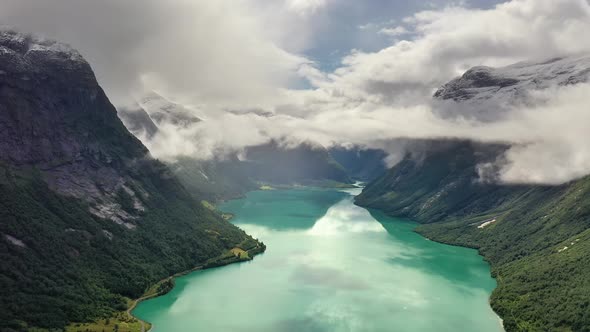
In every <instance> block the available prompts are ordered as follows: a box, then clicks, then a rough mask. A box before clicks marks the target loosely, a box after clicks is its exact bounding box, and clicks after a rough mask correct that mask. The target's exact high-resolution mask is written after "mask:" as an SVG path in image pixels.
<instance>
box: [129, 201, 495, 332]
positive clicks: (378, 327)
mask: <svg viewBox="0 0 590 332" xmlns="http://www.w3.org/2000/svg"><path fill="white" fill-rule="evenodd" d="M356 194H358V190H348V191H334V190H284V191H258V192H252V193H250V194H248V195H247V197H246V198H245V199H240V200H234V201H230V202H227V203H225V204H223V205H222V206H221V207H220V208H221V209H222V210H223V211H227V212H232V213H235V215H236V218H235V219H234V220H233V222H234V223H235V224H236V225H238V226H240V227H241V228H243V229H244V230H246V232H248V233H250V234H252V235H253V236H254V237H257V238H259V239H261V240H262V241H264V242H265V243H266V245H267V246H268V249H267V252H266V253H265V254H263V255H260V256H257V257H256V258H255V259H254V261H252V262H247V263H242V264H234V265H230V266H225V267H221V268H216V269H212V270H206V271H199V272H194V273H191V274H189V275H187V276H184V277H181V278H178V279H177V280H176V287H175V288H174V289H173V290H172V292H170V293H169V294H167V295H165V296H162V297H159V298H156V299H153V300H149V301H146V302H143V303H141V304H140V305H139V306H138V308H137V309H136V310H135V311H134V314H135V315H136V316H138V317H140V318H142V319H144V320H147V321H149V322H152V323H153V324H154V329H153V331H155V332H176V331H269V332H271V331H272V332H282V331H293V332H302V331H310V332H315V331H330V332H334V331H363V332H364V331H400V332H413V331H416V332H417V331H436V332H445V331H449V332H457V331H477V332H488V331H490V332H492V331H493V332H497V331H502V328H501V325H500V321H499V319H498V317H497V316H496V315H495V314H494V313H493V311H492V310H491V308H490V306H489V304H488V298H489V295H490V293H491V291H492V290H493V289H494V287H495V285H496V283H495V281H494V279H492V278H491V277H490V272H489V266H488V265H487V263H485V262H484V261H483V260H482V258H481V257H480V256H479V255H478V254H477V252H476V251H475V250H470V249H465V248H459V247H452V246H447V245H442V244H438V243H435V242H432V241H429V240H427V239H425V238H423V237H421V236H420V235H418V234H416V233H414V232H413V231H412V229H413V228H414V227H415V224H414V223H411V222H407V221H402V220H399V219H395V218H390V217H387V216H384V215H383V214H381V213H379V212H373V211H368V210H366V209H364V208H361V207H358V206H355V205H354V204H353V195H356Z"/></svg>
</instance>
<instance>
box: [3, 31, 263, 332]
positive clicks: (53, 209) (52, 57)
mask: <svg viewBox="0 0 590 332" xmlns="http://www.w3.org/2000/svg"><path fill="white" fill-rule="evenodd" d="M0 220H1V223H0V260H1V261H2V264H0V330H2V331H13V330H15V331H21V330H27V329H29V328H31V327H42V328H63V327H64V326H65V325H66V324H68V323H69V322H74V321H88V320H93V319H97V318H100V317H109V316H110V315H112V314H113V312H115V311H120V310H124V309H125V307H126V299H125V297H132V298H133V297H138V296H140V295H141V294H142V293H143V292H144V291H145V290H146V288H147V287H148V286H150V285H151V284H152V283H154V282H156V281H158V280H160V279H162V278H164V277H167V276H169V275H171V274H173V273H176V272H180V271H183V270H187V269H190V268H193V267H195V266H197V265H200V264H204V263H206V262H208V261H209V260H210V259H212V258H215V257H218V256H220V255H223V254H225V253H227V250H228V249H231V248H233V247H235V246H243V247H252V246H257V244H256V241H254V240H253V239H251V238H250V237H249V236H247V235H246V234H245V233H244V232H243V231H241V230H240V229H238V228H236V227H235V226H233V225H231V224H229V223H227V222H226V221H225V220H223V219H222V218H221V217H220V216H219V215H217V214H216V213H214V212H212V211H210V210H209V209H207V208H205V207H204V206H202V205H201V204H198V203H196V202H195V201H194V199H193V198H192V197H191V196H190V195H189V194H188V192H187V191H186V190H185V189H184V188H183V187H182V186H181V185H180V183H179V182H178V181H177V180H176V178H175V177H174V176H173V175H172V174H171V173H170V171H169V169H168V168H167V167H165V166H164V165H163V164H161V163H159V162H158V161H156V160H154V159H152V158H151V157H150V156H149V153H148V151H147V149H146V148H145V147H144V146H143V145H142V144H141V143H140V142H139V140H137V139H136V138H135V137H134V136H133V135H131V134H130V133H129V132H128V131H127V130H126V128H125V127H124V126H123V124H122V123H121V121H120V120H119V119H118V117H117V113H116V111H115V109H114V107H113V106H112V105H111V104H110V102H109V100H108V99H107V97H106V96H105V94H104V92H103V91H102V89H101V88H100V87H99V86H98V84H97V82H96V79H95V77H94V74H93V72H92V70H91V68H90V66H89V65H88V63H87V62H86V61H84V59H83V58H82V57H81V56H80V55H79V54H78V52H76V51H75V50H72V49H71V48H69V47H68V46H66V45H63V44H59V43H56V42H53V41H45V40H39V39H37V38H35V37H32V36H28V35H23V34H18V33H14V32H0Z"/></svg>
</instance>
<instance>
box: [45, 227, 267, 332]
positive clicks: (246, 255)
mask: <svg viewBox="0 0 590 332" xmlns="http://www.w3.org/2000/svg"><path fill="white" fill-rule="evenodd" d="M265 250H266V246H265V245H264V243H262V242H259V241H257V240H254V239H250V238H247V239H245V240H244V241H242V243H240V244H238V245H237V246H235V247H234V248H232V249H230V250H228V251H227V252H225V253H224V254H222V255H220V256H218V257H215V258H212V259H210V260H208V261H207V262H206V263H205V264H203V265H200V266H197V267H195V268H193V269H191V270H188V271H184V272H180V273H177V274H175V275H172V276H170V277H168V278H165V279H162V280H160V281H159V282H157V283H155V284H154V285H152V286H151V287H150V288H148V289H147V290H146V292H145V293H144V294H143V295H142V296H141V297H140V298H138V299H135V300H131V299H129V301H128V309H127V310H126V311H122V312H117V313H116V314H115V315H114V316H112V317H110V318H106V319H101V320H98V321H95V322H90V323H72V324H70V325H68V326H67V327H66V332H145V331H149V330H150V328H151V324H150V323H148V322H145V321H142V320H140V319H138V318H136V317H134V316H133V314H132V311H133V310H134V309H135V308H136V307H137V305H138V304H139V303H141V302H142V301H146V300H149V299H152V298H155V297H158V296H162V295H165V294H167V293H168V292H170V291H171V290H172V288H174V279H175V278H178V277H181V276H184V275H187V274H189V273H191V272H195V271H199V270H204V269H209V268H213V267H219V266H224V265H229V264H233V263H239V262H244V261H250V260H252V259H253V258H254V256H256V255H258V254H261V253H263V252H264V251H265ZM35 332H36V331H35Z"/></svg>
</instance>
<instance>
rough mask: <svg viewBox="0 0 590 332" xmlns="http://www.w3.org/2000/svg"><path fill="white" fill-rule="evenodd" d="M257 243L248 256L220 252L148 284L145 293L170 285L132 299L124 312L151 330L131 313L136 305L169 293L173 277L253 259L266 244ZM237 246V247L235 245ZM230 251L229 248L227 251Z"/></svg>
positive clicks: (144, 322)
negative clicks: (162, 289)
mask: <svg viewBox="0 0 590 332" xmlns="http://www.w3.org/2000/svg"><path fill="white" fill-rule="evenodd" d="M257 242H258V244H257V245H256V247H254V248H250V249H248V250H246V252H247V253H248V255H249V256H248V257H247V258H242V257H241V256H235V255H233V254H232V256H231V257H228V254H227V253H226V254H222V255H220V256H218V257H216V258H212V259H210V260H209V261H207V262H206V263H205V264H203V265H199V266H197V267H194V268H192V269H190V270H186V271H182V272H178V273H175V274H173V275H171V276H169V277H166V278H164V279H162V280H160V281H158V282H156V283H154V284H153V285H152V286H150V287H149V288H148V290H147V291H146V293H149V292H150V289H152V288H154V287H158V286H160V285H163V284H165V283H166V282H170V287H167V288H166V289H165V290H164V291H156V293H153V294H149V295H144V296H142V297H140V298H137V299H133V300H132V303H131V305H130V306H129V308H127V310H125V312H126V314H127V315H128V316H129V317H130V318H133V319H137V321H138V322H139V323H140V324H141V332H148V331H151V330H152V328H153V327H154V326H153V324H152V323H150V322H148V321H145V320H142V319H140V318H139V317H136V316H134V315H133V313H132V311H133V310H135V308H137V306H138V305H139V304H140V303H141V302H143V301H147V300H151V299H154V298H156V297H160V296H164V295H166V294H168V293H170V292H171V291H172V290H173V289H174V286H175V283H174V279H176V278H179V277H183V276H186V275H188V274H191V273H193V272H196V271H203V270H207V269H212V268H216V267H223V266H227V265H230V264H236V263H242V262H249V261H252V260H254V257H255V256H257V255H260V254H262V253H264V252H265V251H266V245H264V244H263V243H262V242H259V241H257ZM236 248H237V247H236ZM229 252H230V253H231V250H230V251H229ZM146 325H148V326H149V328H147V329H146Z"/></svg>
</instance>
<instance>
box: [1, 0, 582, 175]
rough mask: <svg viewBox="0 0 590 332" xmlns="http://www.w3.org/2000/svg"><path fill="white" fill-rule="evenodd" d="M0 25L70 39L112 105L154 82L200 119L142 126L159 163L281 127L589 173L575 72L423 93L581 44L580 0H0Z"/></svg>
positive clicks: (249, 140) (290, 134) (278, 132)
mask: <svg viewBox="0 0 590 332" xmlns="http://www.w3.org/2000/svg"><path fill="white" fill-rule="evenodd" d="M73 13H75V15H74V14H73ZM0 22H2V23H3V24H5V25H7V26H11V27H14V28H16V29H18V30H22V31H25V32H32V33H35V34H39V35H42V36H45V37H47V38H52V39H57V40H59V41H62V42H66V43H69V44H70V45H72V46H73V47H74V48H76V49H78V50H79V51H80V52H81V53H82V54H83V55H84V56H85V58H86V59H87V60H88V61H89V62H90V64H91V65H92V67H93V68H94V70H95V73H96V76H97V78H98V80H99V83H100V84H101V85H102V86H103V87H104V89H105V91H106V92H107V94H108V96H109V98H110V99H111V101H112V102H113V103H114V104H115V105H116V106H118V107H120V106H124V105H130V104H132V103H133V102H134V100H135V99H137V98H138V97H140V96H141V95H142V94H144V93H145V92H146V91H152V90H154V91H157V92H159V93H160V94H162V95H164V96H166V97H167V98H169V99H171V100H174V101H176V102H179V103H182V104H183V105H186V106H187V108H188V109H190V110H191V112H194V113H195V115H197V116H199V117H200V118H202V119H204V121H202V122H201V123H199V124H196V125H194V126H193V127H190V128H176V127H174V126H168V127H166V126H164V127H163V128H162V130H161V133H160V134H159V135H157V136H156V137H155V138H154V139H152V140H147V139H146V138H143V141H144V143H145V144H146V145H147V146H148V148H149V149H150V151H151V152H152V154H154V155H155V156H156V157H158V158H161V159H165V160H174V158H176V157H178V156H193V157H196V158H213V157H219V156H220V155H222V154H224V153H226V152H228V151H229V152H235V151H240V150H241V149H243V148H245V147H247V146H252V145H256V144H261V143H265V142H267V141H268V140H270V139H283V140H284V141H286V142H287V144H296V143H298V142H302V141H313V142H316V143H318V144H322V145H324V146H331V145H339V144H357V145H362V146H367V147H379V148H384V149H385V150H386V151H387V152H389V155H390V156H389V158H388V162H389V164H390V165H393V164H395V162H396V161H398V160H399V158H400V156H403V155H404V153H405V152H406V149H407V147H406V146H403V145H399V144H395V143H392V142H395V141H396V139H399V138H410V139H441V138H460V139H470V140H476V141H482V142H503V143H506V144H510V145H511V148H510V149H509V150H508V151H507V153H506V155H505V156H503V157H502V158H499V160H498V165H491V166H492V168H494V166H496V168H498V169H499V171H498V174H497V176H496V177H495V178H494V180H496V181H501V182H508V183H515V182H518V183H523V182H524V183H545V184H559V183H563V182H566V181H569V180H571V179H575V178H578V177H580V176H583V175H585V174H589V173H590V147H589V146H588V143H587V142H590V134H589V133H587V130H586V128H585V127H586V126H585V125H584V124H586V123H590V122H589V120H590V114H589V113H590V111H588V107H587V105H589V104H590V99H589V97H588V96H590V86H589V85H588V84H578V85H576V86H565V87H551V88H548V89H545V90H543V91H536V92H534V93H531V94H530V96H528V95H527V100H526V102H521V103H518V104H516V103H515V104H514V105H510V107H509V109H508V111H506V112H498V114H497V116H495V115H494V114H495V113H493V112H492V113H491V114H492V116H491V117H490V116H488V117H486V119H479V118H477V117H474V116H473V114H471V113H470V110H469V108H468V107H463V108H462V107H459V105H455V106H457V109H459V110H461V112H463V113H461V112H455V113H456V114H455V116H453V117H450V118H449V117H441V116H440V114H441V112H440V110H439V109H438V107H439V106H437V104H436V103H434V102H433V100H432V95H433V93H434V91H436V89H437V88H439V87H440V86H441V85H443V84H445V83H446V82H448V81H449V80H451V79H453V78H455V77H457V76H459V75H461V74H462V73H463V72H465V71H466V70H467V69H469V68H471V67H473V66H482V65H485V66H494V67H497V66H505V65H509V64H512V63H515V62H519V61H525V60H526V61H542V60H544V59H550V58H553V57H557V56H560V57H561V56H578V55H580V54H588V53H590V39H588V38H583V36H585V35H586V34H587V31H590V3H589V1H588V0H511V1H504V2H499V1H488V0H464V1H443V0H440V1H429V2H428V1H401V0H367V1H357V0H170V1H161V0H127V1H120V0H102V1H92V0H51V1H39V0H0ZM228 110H231V111H232V112H227V111H228ZM252 110H263V111H265V112H270V113H272V114H274V116H272V117H268V116H263V115H260V113H252V112H249V111H252ZM564 114H567V116H564ZM484 166H486V167H487V166H490V165H482V168H483V167H484Z"/></svg>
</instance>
